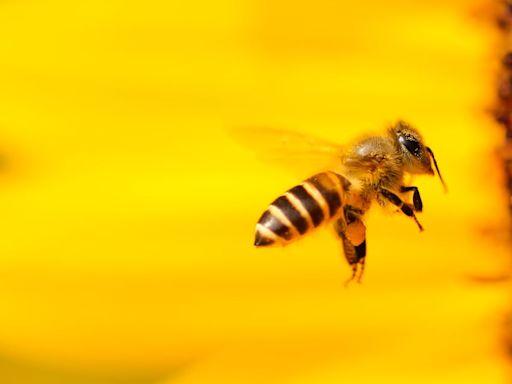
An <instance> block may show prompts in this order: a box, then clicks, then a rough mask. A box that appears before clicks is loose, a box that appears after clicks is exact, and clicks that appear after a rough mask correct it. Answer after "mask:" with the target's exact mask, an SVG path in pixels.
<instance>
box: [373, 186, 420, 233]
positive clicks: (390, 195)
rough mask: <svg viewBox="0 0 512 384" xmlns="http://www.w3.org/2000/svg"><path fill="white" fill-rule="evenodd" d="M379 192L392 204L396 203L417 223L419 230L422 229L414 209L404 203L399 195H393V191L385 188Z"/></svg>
mask: <svg viewBox="0 0 512 384" xmlns="http://www.w3.org/2000/svg"><path fill="white" fill-rule="evenodd" d="M380 194H381V195H382V196H383V197H384V198H385V199H386V200H389V201H390V202H391V203H392V204H394V205H396V206H397V207H398V208H400V210H401V211H402V212H403V213H404V214H405V215H407V216H409V217H412V218H413V219H414V221H415V222H416V224H418V228H419V229H420V231H423V226H422V225H421V224H420V222H419V221H418V218H417V217H416V215H415V214H414V209H413V208H412V207H411V206H410V205H409V204H407V203H404V202H403V201H402V199H400V197H398V196H397V195H395V194H394V193H393V192H391V191H388V190H387V189H381V190H380Z"/></svg>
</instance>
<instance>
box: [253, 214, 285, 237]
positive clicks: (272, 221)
mask: <svg viewBox="0 0 512 384" xmlns="http://www.w3.org/2000/svg"><path fill="white" fill-rule="evenodd" d="M258 223H259V224H261V225H263V226H264V227H265V228H267V229H269V230H270V231H272V232H274V233H275V234H276V235H278V236H279V237H282V238H283V239H285V240H290V239H291V238H292V233H291V231H290V228H289V227H288V226H287V225H286V224H284V223H282V222H281V221H280V220H279V219H277V218H276V217H275V216H274V215H273V214H272V213H270V211H268V210H266V211H265V213H263V215H261V217H260V220H259V221H258Z"/></svg>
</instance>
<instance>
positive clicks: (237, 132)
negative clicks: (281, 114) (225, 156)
mask: <svg viewBox="0 0 512 384" xmlns="http://www.w3.org/2000/svg"><path fill="white" fill-rule="evenodd" d="M230 134H231V136H232V137H233V138H234V139H235V140H236V141H237V142H238V143H240V144H242V145H243V147H245V148H248V149H251V150H253V152H255V153H256V155H257V157H258V158H259V159H260V160H263V161H266V162H270V163H272V164H278V165H280V166H283V167H285V168H287V169H289V170H292V171H294V170H295V171H297V172H298V173H300V174H303V175H309V174H310V173H312V172H313V173H314V172H318V171H323V170H328V169H333V170H336V169H337V168H338V167H339V165H340V161H341V156H342V154H343V151H344V148H343V146H341V145H338V144H335V143H332V142H330V141H328V140H325V139H321V138H318V137H314V136H311V135H308V134H303V133H299V132H293V131H287V130H282V129H275V128H266V127H252V128H238V129H231V130H230ZM308 172H309V173H308Z"/></svg>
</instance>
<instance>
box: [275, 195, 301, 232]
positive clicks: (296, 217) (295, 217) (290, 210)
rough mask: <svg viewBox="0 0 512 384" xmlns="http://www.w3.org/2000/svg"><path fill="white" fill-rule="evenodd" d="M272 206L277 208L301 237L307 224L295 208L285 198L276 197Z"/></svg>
mask: <svg viewBox="0 0 512 384" xmlns="http://www.w3.org/2000/svg"><path fill="white" fill-rule="evenodd" d="M272 205H273V206H274V207H276V208H278V209H279V210H280V211H281V213H282V214H283V215H284V216H286V218H287V219H288V220H289V221H290V223H292V225H293V226H294V227H295V228H297V231H298V232H299V233H300V234H301V235H303V234H304V233H306V231H307V230H308V222H307V221H306V219H305V218H304V217H302V215H301V214H300V212H299V211H298V210H297V208H295V207H294V206H293V205H292V203H291V202H290V200H288V198H287V197H286V196H281V197H278V198H277V199H276V200H275V201H274V202H273V203H272Z"/></svg>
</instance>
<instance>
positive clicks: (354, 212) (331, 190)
mask: <svg viewBox="0 0 512 384" xmlns="http://www.w3.org/2000/svg"><path fill="white" fill-rule="evenodd" d="M335 151H337V153H338V155H337V157H338V167H337V169H336V170H329V171H325V172H320V173H317V174H315V175H313V176H311V177H309V178H308V179H306V180H305V181H303V182H302V183H301V184H299V185H297V186H295V187H293V188H291V189H289V190H288V191H286V192H285V193H284V194H282V195H281V196H279V197H278V198H277V199H275V200H274V201H273V202H272V203H271V204H270V206H269V207H268V208H267V209H266V210H265V212H264V213H263V214H262V215H261V217H260V219H259V220H258V223H257V224H256V236H255V240H254V245H255V246H256V247H267V246H272V245H287V244H290V243H292V242H294V241H296V240H297V239H299V238H301V237H303V236H305V235H307V234H308V233H310V232H311V231H312V230H314V229H315V228H317V227H320V226H322V225H325V224H328V223H332V225H333V227H334V230H335V233H336V234H337V236H338V237H339V239H340V241H341V244H342V249H343V253H344V256H345V258H346V260H347V262H348V264H349V265H350V266H351V269H352V275H351V276H350V278H349V279H348V280H347V283H348V282H350V281H352V280H354V279H355V280H357V281H358V282H361V279H362V276H363V273H364V267H365V259H366V226H365V224H364V215H365V213H366V212H367V211H368V209H369V208H370V206H371V204H372V203H373V202H374V201H376V202H377V203H378V204H380V205H387V204H391V205H393V206H395V207H396V208H397V210H399V211H400V212H402V213H403V214H404V215H406V216H407V217H409V218H411V219H412V220H414V222H415V223H416V225H417V226H418V228H419V230H420V231H423V227H422V225H421V224H420V222H419V221H418V219H417V217H416V213H418V212H421V211H422V210H423V202H422V200H421V196H420V192H419V190H418V188H417V187H416V186H412V185H405V182H404V180H405V176H406V175H421V174H426V175H435V173H434V170H433V169H432V163H433V165H434V167H435V169H436V172H437V175H438V176H439V179H440V181H441V183H442V184H443V187H444V188H445V190H446V185H445V183H444V180H443V178H442V176H441V173H440V171H439V167H438V165H437V161H436V159H435V157H434V152H433V151H432V150H431V149H430V148H429V147H427V146H426V145H425V144H424V141H423V138H422V136H421V134H420V133H419V131H418V130H417V129H416V128H414V127H413V126H411V125H410V124H408V123H406V122H405V121H398V122H397V123H395V124H393V125H392V126H391V127H389V128H388V130H387V131H386V132H385V133H384V134H381V135H374V136H368V137H366V138H363V139H360V140H359V141H357V142H355V143H354V144H353V145H352V146H351V147H349V148H348V149H343V150H341V147H338V149H335ZM410 192H412V203H410V202H406V201H404V200H403V199H402V197H401V196H404V195H406V194H408V193H410Z"/></svg>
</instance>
